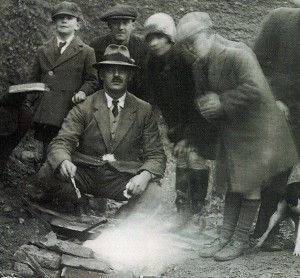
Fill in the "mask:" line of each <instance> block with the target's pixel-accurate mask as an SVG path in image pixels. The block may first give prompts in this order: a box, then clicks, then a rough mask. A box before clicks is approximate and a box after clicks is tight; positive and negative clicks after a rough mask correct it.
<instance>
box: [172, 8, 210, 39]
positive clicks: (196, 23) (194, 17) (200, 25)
mask: <svg viewBox="0 0 300 278" xmlns="http://www.w3.org/2000/svg"><path fill="white" fill-rule="evenodd" d="M213 26H214V24H213V22H212V21H211V19H210V16H209V15H208V14H207V13H204V12H191V13H187V14H186V15H184V16H183V17H182V18H181V19H180V20H179V22H178V24H177V35H176V40H177V41H178V42H180V41H183V40H185V39H186V38H188V37H189V36H192V35H194V34H197V33H200V32H202V31H203V30H205V29H209V28H212V27H213Z"/></svg>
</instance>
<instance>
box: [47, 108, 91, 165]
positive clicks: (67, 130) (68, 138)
mask: <svg viewBox="0 0 300 278" xmlns="http://www.w3.org/2000/svg"><path fill="white" fill-rule="evenodd" d="M84 126H85V124H84V116H83V112H82V110H81V109H80V105H77V106H74V107H73V108H72V109H71V110H70V112H69V114H68V116H67V117H66V118H65V120H64V122H63V125H62V127H61V129H60V131H59V133H58V135H57V136H56V137H55V138H54V139H53V140H52V141H51V143H50V145H49V148H48V156H47V159H48V162H49V163H50V165H51V168H52V169H53V170H54V171H55V170H56V169H57V167H59V165H60V164H61V163H62V162H63V161H64V160H70V161H71V160H72V159H71V155H72V153H73V151H74V150H75V148H76V146H77V144H78V142H79V138H80V136H81V134H82V132H83V130H84Z"/></svg>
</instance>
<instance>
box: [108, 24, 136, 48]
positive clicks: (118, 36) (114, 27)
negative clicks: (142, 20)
mask: <svg viewBox="0 0 300 278" xmlns="http://www.w3.org/2000/svg"><path fill="white" fill-rule="evenodd" d="M107 24H108V27H109V29H110V30H111V32H112V34H113V36H114V37H115V40H116V41H118V42H121V43H127V42H128V41H129V38H130V35H131V33H132V32H133V30H134V28H135V22H134V21H133V20H132V19H126V18H112V19H109V20H108V22H107Z"/></svg>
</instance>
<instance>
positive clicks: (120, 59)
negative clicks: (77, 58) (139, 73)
mask: <svg viewBox="0 0 300 278" xmlns="http://www.w3.org/2000/svg"><path fill="white" fill-rule="evenodd" d="M107 65H119V66H125V67H129V68H133V69H137V68H139V67H138V66H137V65H135V64H134V60H133V59H132V58H130V53H129V50H128V48H127V47H126V46H125V45H117V44H110V45H109V46H107V47H106V49H105V52H104V54H103V58H102V61H101V62H98V63H96V64H93V67H94V68H97V69H99V68H102V67H103V66H107Z"/></svg>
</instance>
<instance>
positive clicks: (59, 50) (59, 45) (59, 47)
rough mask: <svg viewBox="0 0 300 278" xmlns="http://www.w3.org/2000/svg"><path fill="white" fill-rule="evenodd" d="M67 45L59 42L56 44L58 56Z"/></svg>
mask: <svg viewBox="0 0 300 278" xmlns="http://www.w3.org/2000/svg"><path fill="white" fill-rule="evenodd" d="M66 44H67V42H60V43H59V44H58V55H61V49H62V48H63V47H64V46H65V45H66Z"/></svg>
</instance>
